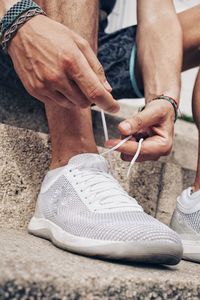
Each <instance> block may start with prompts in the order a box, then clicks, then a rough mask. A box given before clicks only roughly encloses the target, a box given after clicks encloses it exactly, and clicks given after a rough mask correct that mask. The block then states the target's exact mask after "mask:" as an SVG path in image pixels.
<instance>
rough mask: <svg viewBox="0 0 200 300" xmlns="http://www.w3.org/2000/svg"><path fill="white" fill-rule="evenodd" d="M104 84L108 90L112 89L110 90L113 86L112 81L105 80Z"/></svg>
mask: <svg viewBox="0 0 200 300" xmlns="http://www.w3.org/2000/svg"><path fill="white" fill-rule="evenodd" d="M104 86H105V88H106V89H107V90H108V91H110V92H111V91H112V87H111V85H110V83H109V82H108V81H107V80H106V81H105V82H104Z"/></svg>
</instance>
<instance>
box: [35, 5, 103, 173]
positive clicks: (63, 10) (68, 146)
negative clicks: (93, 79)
mask: <svg viewBox="0 0 200 300" xmlns="http://www.w3.org/2000/svg"><path fill="white" fill-rule="evenodd" d="M36 2H37V3H38V4H39V5H41V6H42V7H43V8H44V9H45V11H46V12H47V14H48V15H49V16H50V17H51V18H53V19H55V20H56V21H58V22H60V23H62V24H64V25H66V26H68V27H69V28H70V29H72V30H74V31H75V32H77V33H78V34H80V35H82V36H83V37H84V38H85V39H87V40H88V41H89V43H90V44H91V46H92V48H93V49H94V51H96V48H97V30H98V0H83V1H80V0H68V1H55V0H49V1H48V5H47V4H46V3H47V2H46V1H36ZM91 16H92V17H91ZM63 43H67V41H63ZM45 109H46V114H47V119H48V124H49V130H50V136H51V144H52V162H51V169H54V168H57V167H61V166H64V165H66V163H67V162H68V160H69V159H70V158H71V157H73V156H74V155H76V154H80V153H85V152H89V153H97V147H96V143H95V140H94V135H93V131H92V121H91V112H90V109H81V108H78V107H77V108H74V109H70V110H68V109H64V108H62V107H59V106H58V105H56V104H55V103H53V102H49V103H48V104H46V105H45Z"/></svg>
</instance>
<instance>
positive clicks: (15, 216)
mask: <svg viewBox="0 0 200 300" xmlns="http://www.w3.org/2000/svg"><path fill="white" fill-rule="evenodd" d="M0 141H1V143H0V161H1V164H0V174H1V176H0V226H1V227H4V226H5V227H6V226H8V227H9V226H11V227H13V228H21V227H24V226H26V223H27V221H28V220H29V219H30V217H31V216H32V213H33V210H34V207H35V200H36V197H37V193H38V190H39V187H40V183H41V181H42V178H43V176H44V173H45V170H46V169H47V167H48V164H49V146H48V136H47V135H45V134H40V133H36V132H33V131H28V130H25V129H14V128H13V127H10V126H6V125H0Z"/></svg>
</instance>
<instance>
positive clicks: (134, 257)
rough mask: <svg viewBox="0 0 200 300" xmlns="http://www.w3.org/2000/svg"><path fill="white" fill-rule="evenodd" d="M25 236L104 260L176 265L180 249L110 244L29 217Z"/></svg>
mask: <svg viewBox="0 0 200 300" xmlns="http://www.w3.org/2000/svg"><path fill="white" fill-rule="evenodd" d="M28 232H29V233H31V234H33V235H36V236H39V237H42V238H45V239H48V240H50V241H51V242H52V243H53V244H54V245H55V246H57V247H59V248H62V249H64V250H67V251H70V252H74V253H77V254H81V255H85V256H93V257H101V258H105V259H117V260H128V261H135V262H147V263H152V264H166V265H176V264H178V263H179V261H180V260H181V258H182V245H181V244H178V243H177V244H176V243H172V242H170V241H143V242H142V241H141V242H137V241H135V242H117V241H116V242H113V241H103V240H94V239H87V238H81V237H78V236H74V235H71V234H69V233H67V232H66V231H64V230H63V229H62V228H60V227H59V226H58V225H56V224H54V223H53V222H51V221H49V220H47V219H42V218H36V217H33V218H32V219H31V221H30V223H29V225H28Z"/></svg>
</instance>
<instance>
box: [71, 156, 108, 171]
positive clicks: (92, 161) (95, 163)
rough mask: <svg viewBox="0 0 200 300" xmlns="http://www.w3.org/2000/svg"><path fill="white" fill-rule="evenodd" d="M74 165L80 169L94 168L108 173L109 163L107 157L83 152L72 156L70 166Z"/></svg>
mask: <svg viewBox="0 0 200 300" xmlns="http://www.w3.org/2000/svg"><path fill="white" fill-rule="evenodd" d="M72 165H73V166H75V167H77V168H79V169H94V170H97V171H101V172H106V173H108V164H107V162H106V160H105V158H104V157H102V156H101V155H99V154H95V153H83V154H78V155H76V156H74V157H72V158H71V159H70V160H69V162H68V166H72Z"/></svg>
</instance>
